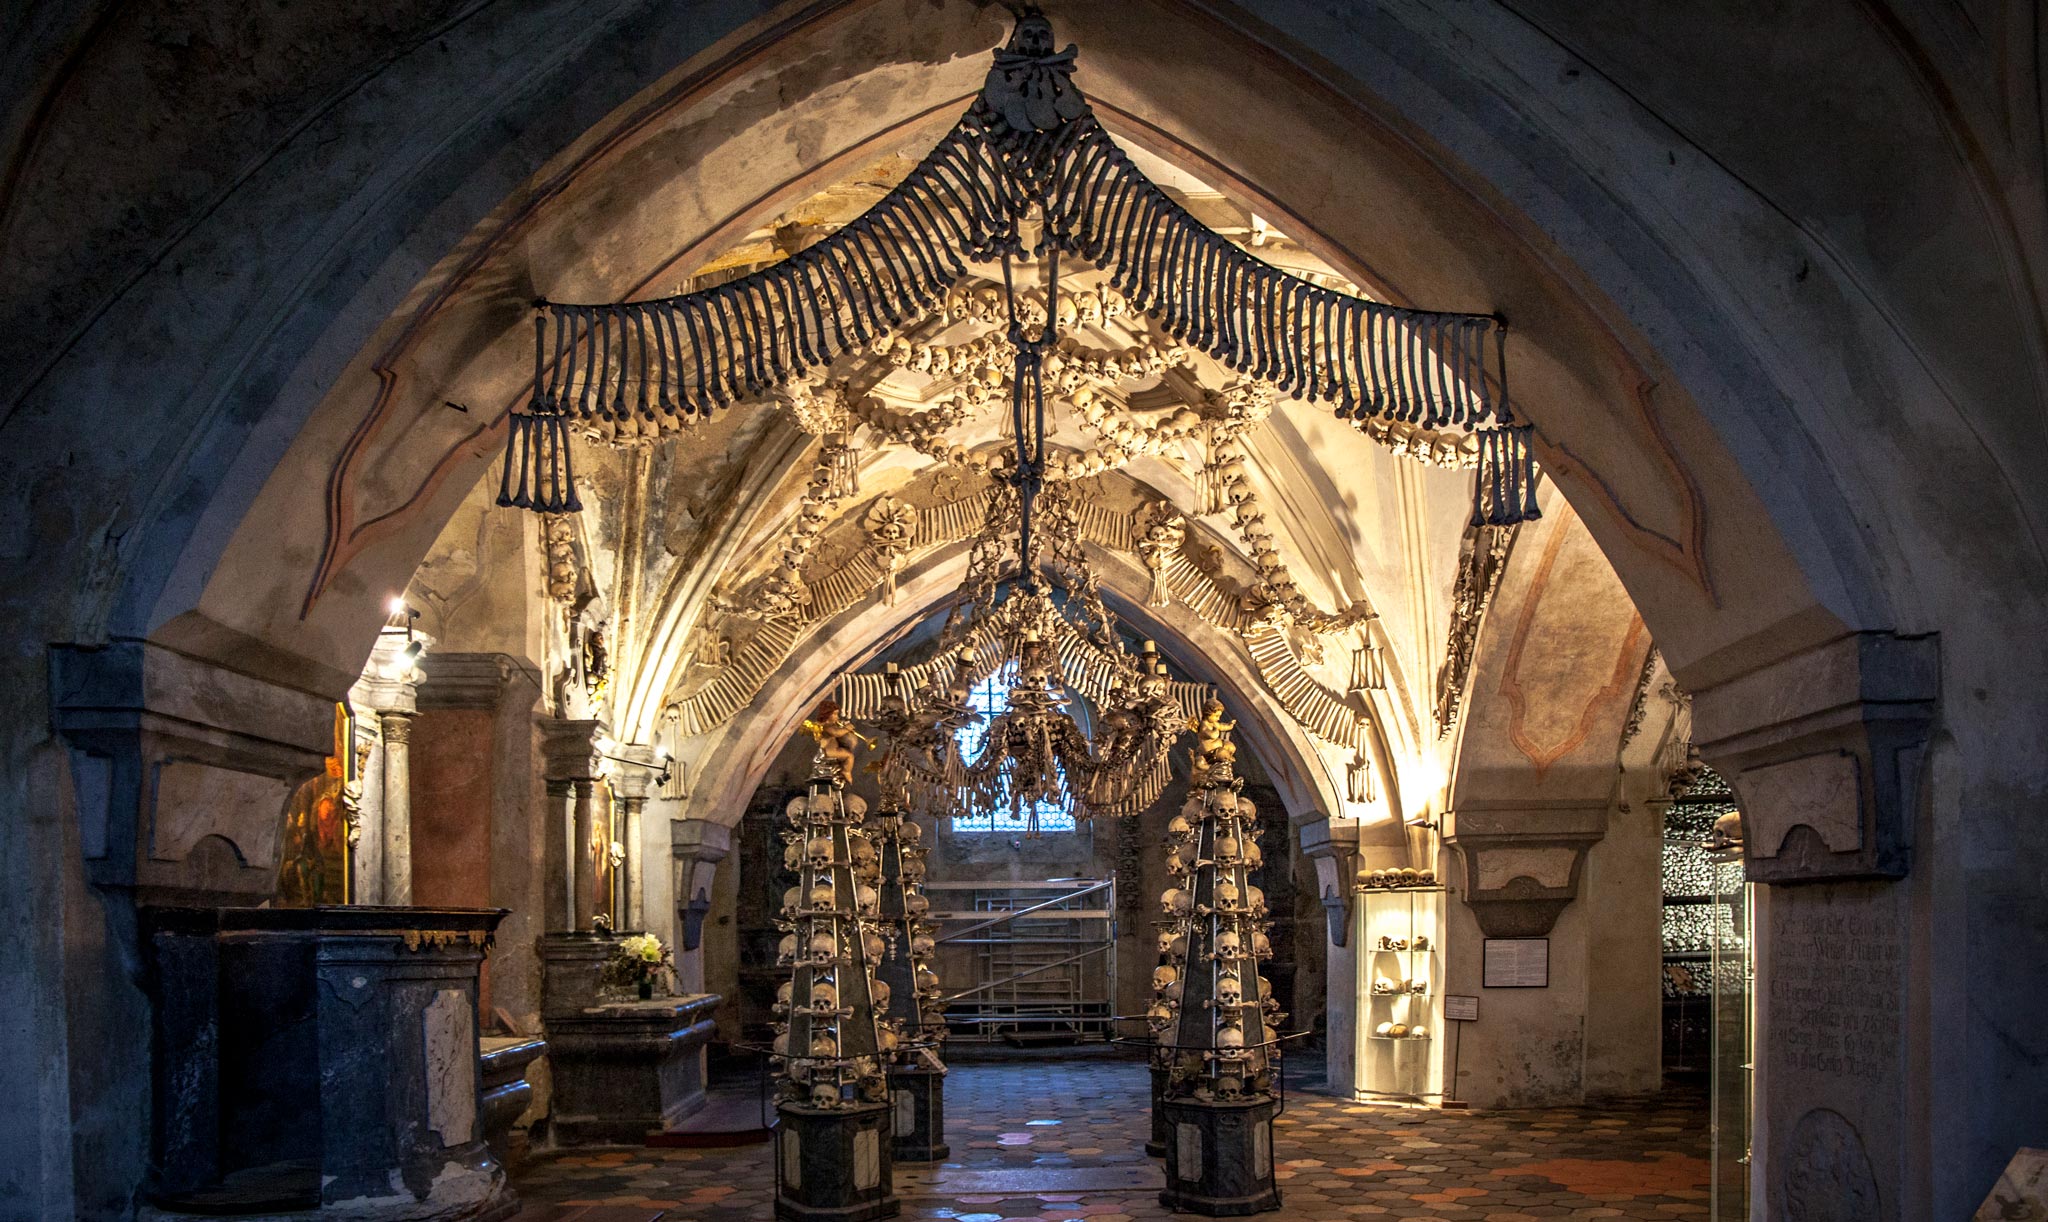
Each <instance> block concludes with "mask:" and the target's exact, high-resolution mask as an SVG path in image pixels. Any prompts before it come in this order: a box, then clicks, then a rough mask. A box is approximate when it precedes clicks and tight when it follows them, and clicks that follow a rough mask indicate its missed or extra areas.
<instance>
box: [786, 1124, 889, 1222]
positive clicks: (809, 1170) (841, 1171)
mask: <svg viewBox="0 0 2048 1222" xmlns="http://www.w3.org/2000/svg"><path fill="white" fill-rule="evenodd" d="M775 1111H776V1113H777V1115H778V1116H779V1117H780V1118H781V1123H780V1124H779V1125H778V1126H777V1128H776V1133H775V1216H776V1217H778V1218H785V1219H788V1220H789V1222H868V1220H869V1219H871V1218H893V1217H895V1216H896V1215H897V1213H899V1212H900V1211H901V1210H902V1208H903V1204H902V1202H900V1201H898V1200H897V1199H896V1177H895V1167H894V1164H893V1162H892V1160H891V1158H890V1153H889V1144H890V1142H889V1132H890V1120H891V1114H892V1112H893V1111H894V1109H893V1108H892V1107H891V1106H890V1105H889V1104H886V1103H870V1104H863V1105H860V1106H856V1107H838V1108H814V1107H809V1106H806V1105H804V1104H801V1103H781V1104H777V1105H776V1108H775Z"/></svg>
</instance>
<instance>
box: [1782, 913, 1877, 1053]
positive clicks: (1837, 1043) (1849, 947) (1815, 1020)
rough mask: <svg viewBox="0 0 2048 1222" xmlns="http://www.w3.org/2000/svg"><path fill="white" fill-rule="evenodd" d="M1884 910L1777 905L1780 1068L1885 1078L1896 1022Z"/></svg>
mask: <svg viewBox="0 0 2048 1222" xmlns="http://www.w3.org/2000/svg"><path fill="white" fill-rule="evenodd" d="M1885 917H1886V913H1885V912H1884V911H1883V910H1881V909H1872V908H1869V907H1852V906H1847V905H1826V906H1815V905H1809V904H1787V903H1780V904H1776V905H1773V907H1772V919H1771V944H1770V967H1771V971H1770V981H1771V984H1770V989H1771V1010H1770V1015H1771V1017H1770V1039H1769V1046H1770V1047H1771V1049H1772V1054H1771V1055H1772V1068H1773V1070H1774V1071H1776V1072H1781V1073H1782V1072H1788V1071H1789V1072H1793V1073H1802V1074H1807V1073H1810V1074H1827V1075H1833V1076H1840V1077H1844V1078H1850V1079H1853V1080H1855V1081H1858V1082H1864V1083H1879V1082H1883V1081H1885V1080H1887V1079H1888V1078H1889V1077H1890V1076H1891V1073H1892V1071H1893V1069H1894V1068H1895V1062H1896V1060H1897V1047H1898V1029H1899V970H1900V951H1899V943H1898V934H1897V931H1896V930H1894V929H1893V928H1892V924H1891V922H1890V921H1888V920H1886V919H1885Z"/></svg>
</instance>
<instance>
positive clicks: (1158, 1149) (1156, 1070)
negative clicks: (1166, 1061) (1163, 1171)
mask: <svg viewBox="0 0 2048 1222" xmlns="http://www.w3.org/2000/svg"><path fill="white" fill-rule="evenodd" d="M1172 1077H1173V1073H1172V1071H1171V1070H1169V1069H1167V1068H1166V1067H1165V1066H1164V1065H1154V1066H1152V1139H1151V1140H1150V1141H1148V1142H1146V1143H1145V1153H1147V1154H1149V1155H1151V1156H1152V1157H1153V1158H1165V1157H1166V1139H1167V1137H1168V1135H1169V1134H1170V1133H1171V1132H1172V1130H1171V1129H1170V1128H1169V1127H1168V1126H1167V1123H1166V1084H1167V1082H1168V1081H1169V1080H1171V1078H1172Z"/></svg>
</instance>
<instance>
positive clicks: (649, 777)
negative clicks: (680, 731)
mask: <svg viewBox="0 0 2048 1222" xmlns="http://www.w3.org/2000/svg"><path fill="white" fill-rule="evenodd" d="M610 754H611V756H612V757H613V758H611V759H608V760H605V761H604V763H605V764H606V766H607V768H606V773H605V775H607V776H609V777H610V778H611V783H612V792H613V793H614V794H616V795H617V796H618V797H619V798H620V799H622V800H624V801H628V802H645V801H646V800H647V799H648V798H650V797H653V796H655V789H656V786H655V781H656V779H658V778H659V777H660V776H661V765H660V764H659V763H657V762H656V761H655V758H654V748H653V747H652V746H651V745H648V744H643V743H617V744H614V745H613V746H612V749H611V752H610Z"/></svg>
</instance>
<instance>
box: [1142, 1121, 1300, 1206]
mask: <svg viewBox="0 0 2048 1222" xmlns="http://www.w3.org/2000/svg"><path fill="white" fill-rule="evenodd" d="M1279 1108H1280V1104H1279V1102H1278V1101H1277V1100H1275V1099H1273V1098H1272V1097H1271V1096H1262V1097H1259V1098H1255V1099H1247V1100H1242V1101H1238V1102H1231V1103H1221V1102H1204V1101H1202V1100H1199V1099H1168V1100H1166V1102H1165V1107H1164V1111H1165V1113H1166V1123H1167V1126H1168V1132H1169V1135H1168V1138H1167V1143H1166V1191H1164V1192H1162V1193H1160V1194H1159V1203H1160V1204H1161V1205H1164V1206H1166V1207H1167V1208H1168V1209H1171V1210H1176V1211H1178V1212H1183V1213H1191V1214H1201V1215H1203V1216H1204V1217H1210V1218H1234V1217H1240V1216H1243V1215H1245V1214H1255V1213H1264V1212H1265V1211H1266V1210H1269V1209H1278V1208H1280V1189H1279V1187H1278V1186H1277V1185H1276V1184H1275V1183H1274V1181H1273V1115H1274V1113H1275V1112H1277V1111H1278V1110H1279Z"/></svg>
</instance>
